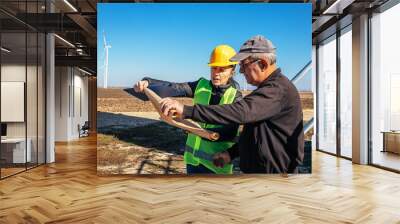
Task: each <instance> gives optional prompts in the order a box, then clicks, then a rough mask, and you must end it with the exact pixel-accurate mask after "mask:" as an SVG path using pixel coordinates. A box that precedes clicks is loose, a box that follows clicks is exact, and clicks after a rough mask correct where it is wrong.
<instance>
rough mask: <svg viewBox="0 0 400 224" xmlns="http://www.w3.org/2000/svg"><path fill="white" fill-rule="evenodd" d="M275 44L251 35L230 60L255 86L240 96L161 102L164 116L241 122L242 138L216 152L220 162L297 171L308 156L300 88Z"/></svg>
mask: <svg viewBox="0 0 400 224" xmlns="http://www.w3.org/2000/svg"><path fill="white" fill-rule="evenodd" d="M275 52H276V48H275V47H274V45H273V44H272V42H271V41H270V40H268V39H266V38H264V37H263V36H261V35H257V36H255V37H253V38H251V39H249V40H247V41H246V42H245V43H244V44H243V45H242V47H241V48H240V51H239V53H238V54H236V55H235V56H233V57H232V58H231V59H230V60H231V61H238V62H239V64H240V73H243V74H244V76H245V77H246V80H247V82H248V83H249V84H251V85H254V86H256V87H257V89H255V90H254V91H253V92H252V93H250V94H249V95H247V96H245V97H244V98H243V99H242V100H240V101H238V102H235V103H233V104H226V105H209V106H205V105H195V106H183V105H182V104H180V103H179V102H177V101H175V100H172V99H168V98H167V99H164V100H163V101H162V110H163V113H164V114H165V115H168V116H172V113H174V115H177V116H180V117H181V118H184V119H187V118H190V119H192V120H195V121H199V122H205V123H213V124H243V125H244V127H243V131H242V133H241V135H240V138H239V142H238V143H237V144H235V145H234V146H233V147H232V148H230V149H228V151H226V152H222V153H218V154H216V155H214V161H215V163H216V164H218V165H223V164H225V163H228V162H230V161H231V160H232V159H234V158H235V157H238V156H239V157H240V169H241V171H242V172H244V173H296V172H297V166H298V165H299V164H301V163H302V161H303V155H304V136H303V112H302V108H301V102H300V96H299V93H298V91H297V89H296V87H295V86H294V85H293V84H292V83H291V82H290V81H289V80H288V78H287V77H286V76H284V75H283V74H282V73H281V70H280V69H279V68H278V67H277V65H276V53H275Z"/></svg>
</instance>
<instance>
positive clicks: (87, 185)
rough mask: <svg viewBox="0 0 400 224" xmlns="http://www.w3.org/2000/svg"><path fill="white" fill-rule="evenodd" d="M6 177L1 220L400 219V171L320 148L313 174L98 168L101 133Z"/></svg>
mask: <svg viewBox="0 0 400 224" xmlns="http://www.w3.org/2000/svg"><path fill="white" fill-rule="evenodd" d="M56 158H57V159H56V163H55V164H51V165H46V166H42V167H39V168H36V169H33V170H30V171H28V172H26V173H22V174H19V175H17V176H14V177H10V178H8V179H5V180H2V181H0V223H12V224H13V223H374V224H375V223H385V224H386V223H400V175H399V174H395V173H391V172H387V171H384V170H380V169H377V168H373V167H369V166H359V165H352V164H351V162H350V161H347V160H343V159H337V158H335V157H333V156H330V155H326V154H323V153H319V152H315V153H314V154H313V174H312V175H297V176H289V177H288V178H285V177H281V176H257V175H252V176H247V175H246V176H235V177H207V176H203V177H179V176H172V177H171V176H167V177H166V176H158V177H157V178H154V177H132V176H113V177H99V176H97V175H96V138H95V137H90V138H86V139H84V140H81V141H76V142H71V143H69V144H65V143H64V144H57V153H56Z"/></svg>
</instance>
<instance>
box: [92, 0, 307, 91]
mask: <svg viewBox="0 0 400 224" xmlns="http://www.w3.org/2000/svg"><path fill="white" fill-rule="evenodd" d="M97 9H98V16H97V18H98V29H97V30H98V38H97V39H98V48H97V49H98V73H99V74H98V85H99V86H102V85H103V74H104V69H103V64H104V48H103V31H104V32H105V34H106V37H107V42H108V43H109V44H110V45H111V46H112V48H111V49H110V50H109V80H108V83H109V84H108V86H123V87H126V86H132V85H133V84H134V82H136V81H138V80H140V79H141V78H142V77H144V76H150V77H152V78H157V79H162V80H168V81H173V82H185V81H193V80H197V79H198V78H200V77H206V78H209V76H210V69H209V67H208V66H207V63H208V60H209V57H210V53H211V51H212V49H213V48H214V47H215V46H217V45H219V44H228V45H231V46H232V47H233V48H235V49H236V50H239V48H240V46H241V45H242V44H243V43H244V42H245V41H246V40H247V39H249V38H250V37H252V36H255V35H257V34H261V35H264V36H265V37H266V38H268V39H270V40H271V41H272V42H273V43H274V45H275V46H276V47H277V63H278V66H279V67H281V69H282V71H283V73H284V74H285V75H287V76H288V77H289V78H291V77H293V76H294V75H295V74H296V73H297V72H298V71H299V70H300V69H301V68H302V67H303V66H304V65H305V64H307V62H309V61H310V60H311V4H276V3H274V4H266V3H250V4H249V3H215V4H204V3H203V4H201V3H186V4H184V3H182V4H176V3H175V4H174V3H171V4H166V3H163V4H157V3H142V4H126V3H119V4H116V3H112V4H110V3H108V4H107V3H100V4H98V8H97ZM237 71H238V69H237ZM235 79H236V80H237V81H238V82H239V83H240V84H241V86H243V83H244V78H243V76H242V74H239V73H238V72H237V75H236V77H235Z"/></svg>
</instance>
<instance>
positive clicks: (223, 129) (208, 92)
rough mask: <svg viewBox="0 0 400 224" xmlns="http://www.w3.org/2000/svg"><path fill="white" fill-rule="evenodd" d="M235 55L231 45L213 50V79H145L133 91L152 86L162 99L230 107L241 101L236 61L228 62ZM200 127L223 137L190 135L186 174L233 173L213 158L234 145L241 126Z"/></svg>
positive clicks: (185, 158) (227, 165) (186, 154)
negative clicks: (179, 80) (169, 80)
mask: <svg viewBox="0 0 400 224" xmlns="http://www.w3.org/2000/svg"><path fill="white" fill-rule="evenodd" d="M235 54H236V52H235V50H234V49H233V48H232V47H230V46H228V45H219V46H217V47H215V48H214V50H213V51H212V53H211V56H210V61H209V63H208V66H210V68H211V80H208V79H205V78H200V79H199V80H197V81H194V82H184V83H174V82H167V81H161V80H156V79H152V78H149V77H145V78H143V79H142V80H141V81H139V82H137V83H136V84H135V86H134V89H135V91H137V92H142V91H143V89H144V88H146V87H149V88H151V89H152V90H153V91H155V92H156V93H157V94H158V95H160V96H161V97H179V96H180V97H192V98H193V102H194V104H201V105H221V104H231V103H233V102H236V101H238V100H239V99H241V98H242V95H241V93H240V91H238V89H237V88H238V87H239V85H238V84H237V82H236V81H235V80H234V79H233V75H234V73H235V67H236V64H237V62H231V61H230V60H229V59H230V58H231V57H233V56H234V55H235ZM199 124H200V125H201V126H202V127H203V128H205V129H208V130H213V131H215V132H218V133H219V134H220V138H219V140H218V141H214V142H213V141H209V140H207V139H203V138H201V137H199V136H197V135H194V134H188V137H187V140H186V146H185V154H184V161H185V163H186V170H187V173H188V174H196V173H197V174H201V173H203V174H204V173H205V174H206V173H216V174H232V171H233V165H232V164H231V163H229V164H225V165H223V166H222V167H220V166H216V165H214V163H213V155H214V154H216V153H219V152H224V151H226V150H227V149H228V148H230V147H231V146H232V145H234V140H235V139H237V138H236V136H237V135H238V128H239V125H237V124H232V125H213V124H206V123H199Z"/></svg>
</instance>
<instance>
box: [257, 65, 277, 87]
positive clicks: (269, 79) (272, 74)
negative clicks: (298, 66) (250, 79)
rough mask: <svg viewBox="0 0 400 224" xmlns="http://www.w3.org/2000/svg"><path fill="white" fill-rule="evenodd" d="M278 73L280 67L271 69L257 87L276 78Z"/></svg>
mask: <svg viewBox="0 0 400 224" xmlns="http://www.w3.org/2000/svg"><path fill="white" fill-rule="evenodd" d="M280 74H281V69H280V68H277V69H275V71H273V72H272V73H271V74H270V75H269V76H268V77H267V78H266V79H265V80H264V81H262V82H261V83H260V85H259V87H261V86H264V85H265V84H267V83H268V82H269V81H272V80H274V79H276V78H277V77H278V76H279V75H280Z"/></svg>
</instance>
